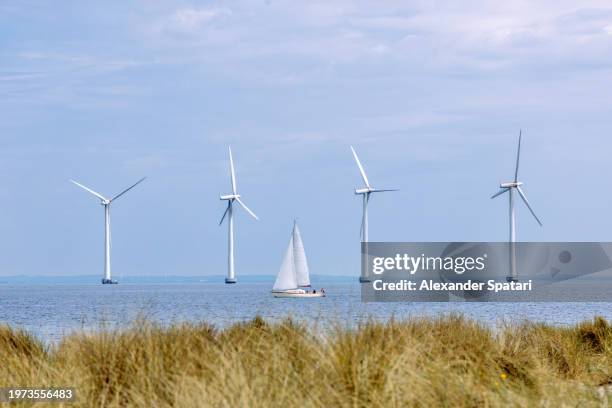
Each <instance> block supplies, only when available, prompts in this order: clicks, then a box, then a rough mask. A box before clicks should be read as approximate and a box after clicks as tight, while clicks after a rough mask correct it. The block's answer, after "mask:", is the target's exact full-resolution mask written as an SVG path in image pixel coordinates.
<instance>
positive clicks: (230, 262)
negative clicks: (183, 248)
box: [219, 147, 259, 283]
mask: <svg viewBox="0 0 612 408" xmlns="http://www.w3.org/2000/svg"><path fill="white" fill-rule="evenodd" d="M228 149H229V159H230V177H231V179H232V194H228V195H222V196H220V197H219V199H221V200H225V201H227V208H226V209H225V212H224V213H223V217H221V221H219V225H221V224H222V223H223V220H224V219H225V216H226V215H227V234H228V236H227V277H226V278H225V283H236V274H235V273H234V202H238V204H240V205H241V206H242V208H244V209H245V211H246V212H248V213H249V214H250V215H251V216H252V217H253V218H255V219H256V220H258V219H259V218H257V216H256V215H255V213H254V212H253V211H251V210H250V209H249V207H247V206H246V204H244V203H243V202H242V200H240V194H238V192H237V191H236V174H235V173H234V159H233V158H232V148H231V147H229V148H228Z"/></svg>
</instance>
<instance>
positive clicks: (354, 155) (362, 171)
mask: <svg viewBox="0 0 612 408" xmlns="http://www.w3.org/2000/svg"><path fill="white" fill-rule="evenodd" d="M351 151H352V152H353V157H354V158H355V162H357V167H359V172H360V173H361V178H362V179H363V182H364V183H365V185H366V187H367V188H371V187H370V182H369V181H368V176H366V174H365V170H363V166H362V165H361V162H360V161H359V157H357V153H356V152H355V149H353V146H351Z"/></svg>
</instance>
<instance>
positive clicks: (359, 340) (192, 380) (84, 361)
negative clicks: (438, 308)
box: [0, 315, 612, 407]
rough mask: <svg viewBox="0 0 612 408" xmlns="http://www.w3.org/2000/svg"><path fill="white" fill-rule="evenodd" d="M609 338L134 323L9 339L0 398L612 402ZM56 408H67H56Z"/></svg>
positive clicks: (437, 326)
mask: <svg viewBox="0 0 612 408" xmlns="http://www.w3.org/2000/svg"><path fill="white" fill-rule="evenodd" d="M611 342H612V326H611V325H610V324H609V323H608V322H607V321H606V320H605V319H603V318H601V317H596V318H595V319H593V320H592V321H587V322H583V323H580V324H578V325H576V326H573V327H553V326H547V325H543V324H535V323H528V322H525V323H521V324H515V325H505V326H503V327H501V328H499V329H497V330H493V329H491V328H490V327H488V326H485V325H482V324H480V323H478V322H476V321H473V320H470V319H467V318H465V317H463V316H461V315H448V316H443V317H438V318H412V319H409V320H405V321H398V320H390V321H388V322H386V323H381V322H377V321H367V322H364V323H362V324H361V325H359V326H357V327H355V328H347V327H344V326H341V325H337V326H336V327H334V328H332V329H328V330H325V331H323V332H321V330H313V329H311V328H309V327H307V326H305V325H304V324H301V323H298V322H296V321H294V320H291V319H287V320H284V321H282V322H280V323H270V322H268V321H266V320H265V319H263V318H261V317H259V316H258V317H256V318H254V319H253V320H251V321H247V322H243V323H238V324H235V325H233V326H231V327H228V328H226V329H223V330H219V329H217V328H215V327H213V326H210V325H208V324H206V323H199V324H196V323H184V324H176V325H172V326H169V327H164V326H160V325H158V324H154V323H151V322H148V321H146V320H138V321H136V322H134V323H133V324H132V325H131V327H129V328H126V329H115V330H111V329H103V330H100V331H98V332H94V333H75V334H72V335H69V336H67V337H65V338H64V339H63V340H62V341H61V342H60V343H58V344H55V345H52V346H49V347H47V346H45V345H44V344H43V343H41V342H40V341H39V340H37V339H36V338H34V337H33V336H31V335H30V334H28V333H27V332H24V331H22V330H19V329H14V328H10V327H7V326H3V327H0V362H1V364H0V384H2V386H19V387H24V386H45V387H51V386H56V387H59V386H72V387H75V388H76V391H77V402H76V403H74V404H72V405H70V406H80V407H90V406H103V407H125V406H136V407H153V406H154V407H202V406H204V407H207V406H210V407H267V406H285V407H298V406H299V407H319V406H337V407H396V406H397V407H405V406H408V407H429V406H457V407H480V406H490V407H502V406H504V407H505V406H601V405H606V404H610V403H611V402H612V392H611V391H610V385H611V384H612V347H611V345H612V343H611ZM54 406H61V404H56V405H54Z"/></svg>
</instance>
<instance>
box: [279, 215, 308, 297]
mask: <svg viewBox="0 0 612 408" xmlns="http://www.w3.org/2000/svg"><path fill="white" fill-rule="evenodd" d="M299 286H310V276H309V272H308V262H307V261H306V252H305V251H304V244H303V242H302V236H301V235H300V229H299V228H298V226H297V224H296V223H294V224H293V233H292V234H291V239H290V240H289V246H287V251H286V252H285V257H284V258H283V262H282V264H281V267H280V270H279V271H278V276H277V277H276V282H274V286H273V287H272V291H273V292H282V291H286V290H292V289H297V288H298V287H299Z"/></svg>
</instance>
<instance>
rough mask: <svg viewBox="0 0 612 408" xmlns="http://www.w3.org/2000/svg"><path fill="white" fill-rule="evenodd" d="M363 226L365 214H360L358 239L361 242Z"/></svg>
mask: <svg viewBox="0 0 612 408" xmlns="http://www.w3.org/2000/svg"><path fill="white" fill-rule="evenodd" d="M364 226H365V212H362V214H361V228H359V238H361V241H363V227H364Z"/></svg>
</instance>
